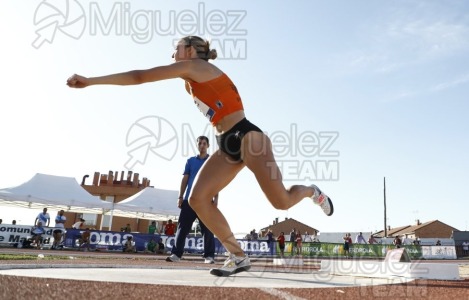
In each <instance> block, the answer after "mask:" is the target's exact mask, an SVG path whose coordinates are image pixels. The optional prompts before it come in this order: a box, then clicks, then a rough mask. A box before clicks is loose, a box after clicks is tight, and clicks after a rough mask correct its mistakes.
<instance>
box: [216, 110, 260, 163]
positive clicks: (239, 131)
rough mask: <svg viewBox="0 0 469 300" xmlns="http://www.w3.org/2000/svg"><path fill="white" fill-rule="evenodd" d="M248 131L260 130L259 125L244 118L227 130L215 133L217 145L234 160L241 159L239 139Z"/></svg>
mask: <svg viewBox="0 0 469 300" xmlns="http://www.w3.org/2000/svg"><path fill="white" fill-rule="evenodd" d="M250 131H257V132H262V130H261V129H260V128H259V127H257V126H256V125H254V124H252V123H251V122H249V121H248V120H247V119H246V118H244V119H242V120H241V121H239V122H238V123H236V124H235V125H234V126H233V127H231V129H230V130H228V131H227V132H225V133H223V134H221V135H217V144H218V147H219V148H220V150H221V151H223V152H225V153H226V154H228V155H229V156H230V157H231V158H232V159H233V160H234V161H236V162H239V161H242V159H241V140H242V139H243V137H244V135H245V134H246V133H248V132H250Z"/></svg>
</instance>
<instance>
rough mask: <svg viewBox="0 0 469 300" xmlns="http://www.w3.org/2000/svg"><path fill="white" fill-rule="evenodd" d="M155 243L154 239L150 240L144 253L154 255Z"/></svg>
mask: <svg viewBox="0 0 469 300" xmlns="http://www.w3.org/2000/svg"><path fill="white" fill-rule="evenodd" d="M156 246H157V244H156V242H155V240H154V239H151V240H150V241H149V242H148V243H147V248H146V249H145V253H155V252H156Z"/></svg>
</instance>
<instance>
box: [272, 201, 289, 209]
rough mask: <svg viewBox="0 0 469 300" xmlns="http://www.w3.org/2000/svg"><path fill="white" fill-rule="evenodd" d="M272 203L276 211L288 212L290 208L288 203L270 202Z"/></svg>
mask: <svg viewBox="0 0 469 300" xmlns="http://www.w3.org/2000/svg"><path fill="white" fill-rule="evenodd" d="M270 203H272V206H273V207H274V208H275V209H280V210H287V209H289V208H290V207H289V205H288V203H286V202H283V201H270Z"/></svg>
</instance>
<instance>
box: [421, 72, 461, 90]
mask: <svg viewBox="0 0 469 300" xmlns="http://www.w3.org/2000/svg"><path fill="white" fill-rule="evenodd" d="M468 82H469V74H465V75H463V76H460V77H458V78H456V79H454V80H452V81H448V82H443V83H440V84H437V85H436V86H434V87H432V88H431V89H430V91H431V92H439V91H443V90H447V89H451V88H455V87H457V86H459V85H462V84H465V83H468Z"/></svg>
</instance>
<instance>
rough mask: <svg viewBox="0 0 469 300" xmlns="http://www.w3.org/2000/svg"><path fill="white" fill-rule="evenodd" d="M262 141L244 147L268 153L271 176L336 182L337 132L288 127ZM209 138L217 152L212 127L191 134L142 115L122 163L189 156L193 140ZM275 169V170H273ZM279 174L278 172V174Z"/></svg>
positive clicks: (127, 142)
mask: <svg viewBox="0 0 469 300" xmlns="http://www.w3.org/2000/svg"><path fill="white" fill-rule="evenodd" d="M265 134H266V137H268V138H269V139H270V141H271V142H272V143H271V144H270V143H269V142H268V141H266V143H263V147H261V148H252V149H251V148H248V149H247V150H246V151H249V152H250V154H251V155H253V156H258V155H264V154H266V153H267V151H268V150H270V149H271V150H272V152H273V154H274V156H275V161H270V162H266V166H267V167H268V168H271V172H270V173H271V176H272V178H273V179H277V178H276V177H277V176H282V179H283V180H284V181H298V180H314V181H337V180H339V175H340V174H339V170H340V168H339V167H340V163H339V156H340V151H339V150H338V149H337V145H336V143H337V140H338V138H339V132H337V131H321V132H315V131H311V130H305V129H302V128H301V127H300V126H299V125H298V124H294V123H292V124H290V126H289V128H287V129H286V130H278V131H273V132H270V133H268V132H266V133H265ZM201 135H204V136H207V137H209V140H210V144H211V146H210V149H211V152H212V153H214V152H215V150H217V149H218V146H217V144H216V135H215V132H214V131H213V128H212V127H211V126H210V125H209V124H207V126H206V127H205V129H204V130H203V132H194V131H193V128H192V126H191V124H189V123H183V124H181V125H180V126H175V125H174V124H173V123H172V122H170V121H169V120H167V119H165V118H162V117H159V116H145V117H142V118H140V119H138V120H137V121H135V122H134V123H133V124H132V125H131V126H130V127H129V130H128V131H127V134H126V139H125V145H126V147H127V149H128V151H127V154H128V159H127V161H126V162H125V163H124V167H125V168H126V169H127V170H132V169H134V168H135V167H136V166H137V165H139V164H140V165H144V164H145V163H146V162H147V159H148V157H149V156H150V155H154V156H156V157H158V158H159V159H163V160H167V161H171V160H172V159H173V158H174V157H176V155H178V156H181V157H190V156H193V155H195V154H196V153H198V149H197V144H196V140H197V137H199V136H201ZM277 168H278V169H277ZM278 171H280V173H279V172H278Z"/></svg>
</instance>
